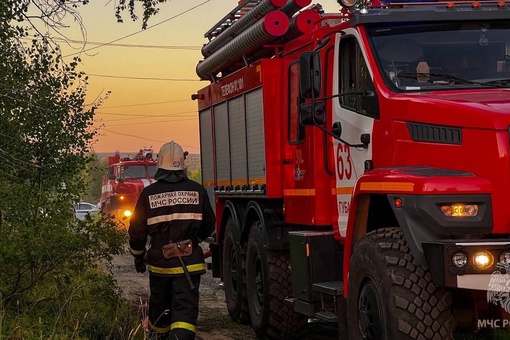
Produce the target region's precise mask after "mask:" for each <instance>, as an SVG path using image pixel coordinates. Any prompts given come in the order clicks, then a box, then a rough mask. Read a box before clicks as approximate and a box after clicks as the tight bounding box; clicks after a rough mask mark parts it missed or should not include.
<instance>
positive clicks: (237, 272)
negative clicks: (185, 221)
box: [223, 218, 250, 325]
mask: <svg viewBox="0 0 510 340" xmlns="http://www.w3.org/2000/svg"><path fill="white" fill-rule="evenodd" d="M234 228H235V226H234V220H233V219H232V218H229V219H228V221H227V224H226V226H225V236H224V239H223V283H224V287H225V300H226V303H227V310H228V314H229V315H230V317H231V318H232V320H234V321H235V322H237V323H241V324H245V325H246V324H249V323H250V314H249V312H248V302H247V300H246V284H245V270H244V261H243V256H242V253H241V247H240V245H239V241H240V235H237V233H235V229H234Z"/></svg>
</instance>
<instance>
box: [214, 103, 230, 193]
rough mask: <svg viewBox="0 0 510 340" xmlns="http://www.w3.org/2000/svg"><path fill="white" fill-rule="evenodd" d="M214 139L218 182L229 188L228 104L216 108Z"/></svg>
mask: <svg viewBox="0 0 510 340" xmlns="http://www.w3.org/2000/svg"><path fill="white" fill-rule="evenodd" d="M213 110H214V138H215V143H216V145H215V151H216V181H217V185H218V186H220V187H221V186H228V185H230V184H231V182H230V147H229V146H230V145H229V144H230V143H229V134H228V111H227V103H226V102H223V103H221V104H218V105H216V106H214V109H213Z"/></svg>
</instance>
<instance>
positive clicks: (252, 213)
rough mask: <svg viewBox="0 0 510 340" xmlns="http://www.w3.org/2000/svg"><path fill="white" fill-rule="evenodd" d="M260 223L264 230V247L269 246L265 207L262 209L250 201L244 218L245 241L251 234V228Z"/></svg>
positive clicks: (256, 203)
mask: <svg viewBox="0 0 510 340" xmlns="http://www.w3.org/2000/svg"><path fill="white" fill-rule="evenodd" d="M257 221H259V222H260V226H261V228H262V233H261V234H262V241H263V245H264V247H268V246H269V237H268V233H267V224H268V223H267V221H266V219H265V214H264V207H262V206H261V205H260V204H259V203H258V202H255V201H250V202H248V205H247V206H246V214H245V216H244V222H243V226H244V228H243V231H242V232H243V239H244V238H246V239H247V238H248V235H249V233H250V228H251V226H252V224H253V223H255V222H257Z"/></svg>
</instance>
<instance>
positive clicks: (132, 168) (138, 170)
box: [121, 165, 147, 178]
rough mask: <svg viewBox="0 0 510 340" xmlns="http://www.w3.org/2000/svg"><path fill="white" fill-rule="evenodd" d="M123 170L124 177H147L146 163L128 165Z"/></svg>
mask: <svg viewBox="0 0 510 340" xmlns="http://www.w3.org/2000/svg"><path fill="white" fill-rule="evenodd" d="M121 171H122V178H147V173H146V170H145V165H126V166H123V167H122V170H121Z"/></svg>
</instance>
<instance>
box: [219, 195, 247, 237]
mask: <svg viewBox="0 0 510 340" xmlns="http://www.w3.org/2000/svg"><path fill="white" fill-rule="evenodd" d="M229 217H232V220H233V221H234V225H235V227H236V229H235V231H234V232H235V234H236V235H237V236H238V238H237V239H239V240H240V239H241V233H242V230H243V224H242V223H243V220H244V210H243V207H242V206H241V205H240V204H237V203H234V202H232V201H226V202H225V206H224V208H223V213H222V216H221V233H220V237H221V239H223V236H224V234H225V225H226V224H227V221H228V219H229Z"/></svg>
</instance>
